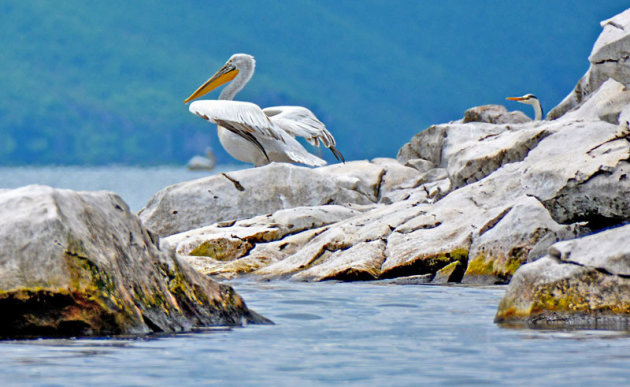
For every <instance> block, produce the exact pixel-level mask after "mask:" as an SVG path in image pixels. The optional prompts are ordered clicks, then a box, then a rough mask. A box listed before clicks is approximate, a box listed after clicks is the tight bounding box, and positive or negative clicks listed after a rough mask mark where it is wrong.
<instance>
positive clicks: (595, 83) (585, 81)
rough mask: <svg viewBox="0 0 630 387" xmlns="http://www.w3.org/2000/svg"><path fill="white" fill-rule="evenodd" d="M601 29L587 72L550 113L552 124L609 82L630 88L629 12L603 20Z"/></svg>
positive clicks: (549, 117)
mask: <svg viewBox="0 0 630 387" xmlns="http://www.w3.org/2000/svg"><path fill="white" fill-rule="evenodd" d="M601 26H602V28H603V31H602V33H601V34H600V35H599V37H598V38H597V41H596V42H595V45H594V46H593V49H592V51H591V55H590V56H589V61H590V63H591V65H590V67H589V69H588V71H587V72H586V74H585V75H584V76H583V77H582V78H581V79H580V81H579V82H578V83H577V85H576V86H575V88H574V89H573V91H572V92H571V93H569V95H567V96H566V97H565V99H564V100H562V102H560V104H559V105H558V106H556V107H555V108H553V109H552V110H551V111H550V112H549V114H548V115H547V119H550V120H555V119H557V118H559V117H561V116H563V115H564V114H565V113H567V112H569V111H571V110H572V109H574V108H575V107H577V106H579V105H580V104H582V103H584V101H586V100H587V99H589V97H590V95H591V93H593V92H595V91H596V90H597V89H599V87H600V86H601V85H602V84H603V83H604V82H605V81H606V80H607V79H609V78H611V79H614V80H615V81H617V82H618V83H620V84H622V85H624V86H629V85H630V61H629V60H630V55H628V53H629V52H630V10H626V11H624V12H622V13H620V14H619V15H617V16H615V17H613V18H611V19H608V20H604V21H603V22H601ZM609 122H610V121H609Z"/></svg>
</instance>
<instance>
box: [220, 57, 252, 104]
mask: <svg viewBox="0 0 630 387" xmlns="http://www.w3.org/2000/svg"><path fill="white" fill-rule="evenodd" d="M255 66H256V65H255V63H254V62H253V61H252V62H247V63H245V64H242V65H241V66H239V69H238V75H237V76H236V77H235V78H234V80H232V82H230V83H228V85H227V86H225V87H224V88H223V91H221V94H220V95H219V99H223V100H229V101H231V100H233V99H234V97H235V96H236V94H237V93H238V92H239V91H241V90H242V89H243V87H245V85H246V84H247V82H249V80H250V79H251V78H252V75H254V68H255Z"/></svg>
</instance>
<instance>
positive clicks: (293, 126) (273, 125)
mask: <svg viewBox="0 0 630 387" xmlns="http://www.w3.org/2000/svg"><path fill="white" fill-rule="evenodd" d="M255 67H256V61H255V60H254V57H253V56H251V55H247V54H234V55H232V57H231V58H230V59H229V60H228V61H227V63H226V64H225V65H223V67H221V69H220V70H219V71H217V73H216V74H214V75H213V76H212V77H211V78H210V79H208V81H206V83H204V84H203V85H201V86H200V87H199V88H198V89H197V90H196V91H195V92H194V93H192V95H191V96H190V97H188V98H186V100H185V101H184V103H188V102H190V101H192V100H193V99H197V98H199V97H201V96H203V95H205V94H207V93H209V92H210V91H212V90H214V89H216V88H217V87H219V86H221V85H223V84H225V83H227V82H230V81H232V82H231V83H230V84H228V85H227V86H226V87H225V88H224V89H223V91H222V92H221V94H220V95H219V99H218V100H201V101H195V102H193V103H191V104H190V107H189V110H190V112H191V113H194V114H196V115H198V116H199V117H201V118H203V119H205V120H208V121H210V122H212V123H213V124H216V125H217V131H218V136H219V141H220V142H221V145H223V148H225V150H226V151H227V152H228V153H229V154H230V155H231V156H232V157H234V158H235V159H237V160H240V161H244V162H248V163H253V164H254V166H256V167H258V166H261V165H265V164H269V163H270V162H272V161H280V162H290V163H291V162H292V163H300V164H306V165H313V166H320V165H324V164H326V161H324V160H322V159H320V158H319V157H317V156H314V155H312V154H310V153H308V151H307V150H306V149H304V147H303V146H302V145H301V144H300V143H299V142H298V141H297V140H296V139H295V136H301V137H304V138H306V140H307V141H308V142H309V143H311V144H313V145H315V146H319V144H320V142H321V143H322V144H324V146H325V147H327V148H329V149H330V151H331V152H332V153H333V155H335V158H336V159H337V160H341V161H344V158H343V156H342V155H341V153H340V152H339V151H338V150H337V148H335V145H336V144H337V143H336V141H335V138H334V137H333V136H332V134H330V132H329V131H328V130H327V129H326V126H325V125H324V124H323V123H321V122H320V121H319V120H318V119H317V117H315V115H314V114H313V113H312V112H311V111H310V110H308V109H307V108H305V107H301V106H274V107H268V108H266V109H260V107H259V106H258V105H255V104H253V103H250V102H240V101H232V99H234V96H235V95H236V93H238V92H239V91H241V90H242V89H243V87H244V86H245V85H246V84H247V82H249V80H250V79H251V77H252V75H253V74H254V68H255Z"/></svg>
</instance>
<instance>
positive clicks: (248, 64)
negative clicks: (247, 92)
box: [184, 54, 256, 103]
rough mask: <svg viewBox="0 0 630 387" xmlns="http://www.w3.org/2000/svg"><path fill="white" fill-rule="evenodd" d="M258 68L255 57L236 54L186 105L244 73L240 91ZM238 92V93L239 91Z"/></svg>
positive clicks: (192, 95)
mask: <svg viewBox="0 0 630 387" xmlns="http://www.w3.org/2000/svg"><path fill="white" fill-rule="evenodd" d="M255 67H256V61H255V60H254V57H253V56H251V55H248V54H234V55H232V56H231V57H230V59H228V61H227V62H226V63H225V64H224V65H223V67H221V68H220V69H219V71H217V72H216V73H215V74H214V75H213V76H212V77H210V79H208V80H207V81H206V82H205V83H204V84H203V85H201V86H200V87H199V88H198V89H197V90H195V92H194V93H192V94H191V95H190V97H188V98H186V100H185V101H184V103H188V102H190V101H192V100H193V99H197V98H199V97H202V96H204V95H206V94H208V93H209V92H211V91H212V90H214V89H216V88H217V87H219V86H221V85H224V84H226V83H228V82H230V81H231V80H233V79H234V78H236V76H237V75H238V74H239V73H242V76H241V79H242V81H241V82H240V83H239V88H238V90H240V89H241V88H242V87H243V86H245V84H246V83H247V82H248V81H249V80H250V78H251V77H252V75H253V74H254V68H255ZM238 90H236V91H238Z"/></svg>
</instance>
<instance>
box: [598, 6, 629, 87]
mask: <svg viewBox="0 0 630 387" xmlns="http://www.w3.org/2000/svg"><path fill="white" fill-rule="evenodd" d="M601 26H602V28H603V31H602V33H601V34H600V35H599V37H598V38H597V41H596V42H595V45H594V46H593V50H592V51H591V55H590V56H589V58H588V60H589V62H591V64H592V66H593V68H592V70H593V71H595V72H598V73H600V74H602V75H603V76H605V77H608V78H612V79H614V80H616V81H617V82H619V83H621V84H623V85H625V86H630V61H629V60H630V54H629V53H630V9H628V10H626V11H624V12H622V13H620V14H619V15H616V16H614V17H612V18H610V19H608V20H604V21H603V22H601Z"/></svg>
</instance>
